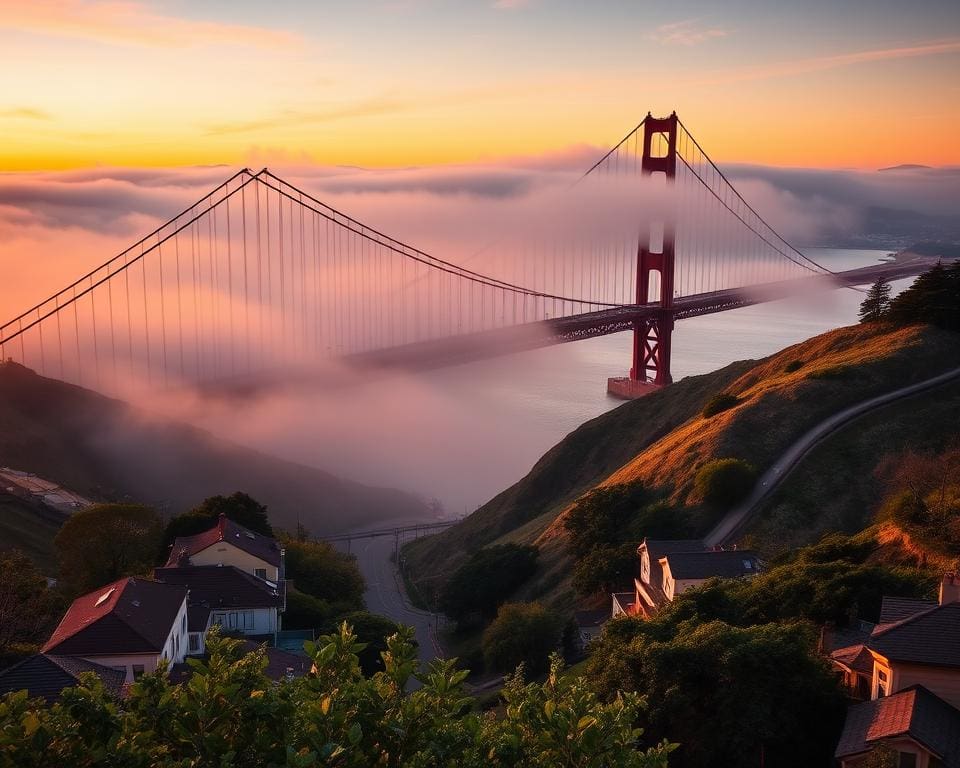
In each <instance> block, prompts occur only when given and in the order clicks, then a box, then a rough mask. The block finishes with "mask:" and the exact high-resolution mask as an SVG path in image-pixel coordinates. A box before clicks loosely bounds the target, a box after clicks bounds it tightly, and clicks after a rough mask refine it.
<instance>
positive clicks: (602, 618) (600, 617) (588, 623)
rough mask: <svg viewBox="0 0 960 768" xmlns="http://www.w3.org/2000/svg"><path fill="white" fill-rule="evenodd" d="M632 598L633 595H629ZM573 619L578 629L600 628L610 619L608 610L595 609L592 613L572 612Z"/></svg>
mask: <svg viewBox="0 0 960 768" xmlns="http://www.w3.org/2000/svg"><path fill="white" fill-rule="evenodd" d="M630 596H631V597H633V593H632V592H631V593H630ZM573 619H574V621H576V622H577V626H578V627H601V626H603V625H604V624H606V623H607V621H608V620H609V619H610V609H609V608H597V609H596V610H593V611H574V612H573Z"/></svg>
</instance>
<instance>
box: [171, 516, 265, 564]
mask: <svg viewBox="0 0 960 768" xmlns="http://www.w3.org/2000/svg"><path fill="white" fill-rule="evenodd" d="M221 541H223V542H228V543H230V544H233V546H235V547H237V549H242V550H243V551H244V552H246V553H248V554H250V555H253V556H254V557H257V558H259V559H260V560H263V561H264V562H266V563H269V564H270V565H273V566H276V567H277V568H279V567H280V545H279V544H278V543H277V541H276V539H272V538H270V537H269V536H264V535H263V534H262V533H254V532H253V531H251V530H250V529H249V528H244V527H243V526H242V525H240V524H239V523H235V522H234V521H233V520H231V519H230V518H228V517H227V516H226V515H224V514H222V513H221V514H220V517H219V518H217V523H216V525H214V526H213V527H212V528H209V529H208V530H206V531H204V532H203V533H197V534H195V535H193V536H178V537H177V538H176V539H174V541H173V545H172V546H171V547H170V555H169V556H168V557H167V565H168V566H176V565H178V564H179V561H180V556H181V554H182V553H185V554H186V555H187V556H188V557H192V556H193V555H195V554H197V553H198V552H202V551H203V550H205V549H207V548H208V547H212V546H213V545H214V544H218V543H220V542H221Z"/></svg>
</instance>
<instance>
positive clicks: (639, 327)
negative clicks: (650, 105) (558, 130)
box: [607, 112, 677, 399]
mask: <svg viewBox="0 0 960 768" xmlns="http://www.w3.org/2000/svg"><path fill="white" fill-rule="evenodd" d="M640 169H641V173H642V174H643V175H644V176H652V175H653V174H657V173H662V174H663V176H664V177H665V182H666V185H667V186H669V185H670V184H672V183H673V179H674V178H675V177H676V175H677V114H676V112H674V113H673V114H671V115H670V117H665V118H655V117H652V116H651V115H647V119H646V120H645V121H644V124H643V157H642V160H641V165H640ZM661 230H662V233H663V236H662V238H658V237H656V236H655V235H656V234H659V232H660V231H661ZM658 246H659V250H655V249H656V248H657V247H658ZM673 268H674V231H673V222H672V221H671V220H670V217H669V216H666V217H665V218H664V220H662V221H659V222H656V221H651V222H650V225H649V230H648V231H647V232H646V233H643V232H641V233H640V245H639V248H638V250H637V296H636V303H637V304H648V303H650V301H651V299H650V284H651V280H650V273H651V272H654V271H655V272H657V273H658V277H659V280H658V283H659V296H657V297H655V298H654V299H653V301H655V302H657V303H658V304H659V309H658V311H657V312H656V314H655V315H654V316H652V317H648V318H642V319H638V320H636V321H634V324H633V366H632V367H631V368H630V377H629V378H614V379H608V380H607V392H608V393H609V394H611V395H614V396H615V397H622V398H625V399H633V398H637V397H642V396H643V395H646V394H648V393H650V392H652V391H654V390H655V389H659V388H660V387H662V386H665V385H667V384H670V383H672V381H673V377H672V376H671V375H670V340H671V336H672V334H673Z"/></svg>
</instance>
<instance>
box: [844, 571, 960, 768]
mask: <svg viewBox="0 0 960 768" xmlns="http://www.w3.org/2000/svg"><path fill="white" fill-rule="evenodd" d="M830 657H831V660H832V661H833V662H834V664H835V665H838V664H842V662H843V659H844V658H846V659H851V658H854V657H855V658H856V659H858V660H859V661H858V663H862V664H863V665H864V666H866V665H867V664H869V668H870V674H869V698H870V701H866V702H863V703H862V704H858V705H855V706H854V707H852V708H851V709H850V711H849V712H848V715H847V721H846V724H845V726H844V730H843V734H842V736H841V739H840V743H839V745H838V746H837V752H836V757H837V759H839V760H840V761H841V765H842V766H844V768H852V767H853V766H856V765H857V764H858V763H859V762H860V761H861V760H863V759H864V757H865V754H866V752H867V750H868V749H870V748H872V746H874V745H876V744H877V743H885V744H888V745H889V746H891V747H893V748H895V749H896V750H898V751H899V752H900V753H901V758H900V765H910V766H917V767H918V768H926V766H947V767H948V768H949V767H950V766H955V767H956V768H960V578H958V577H957V576H955V575H954V574H952V573H949V574H947V575H946V576H944V578H943V581H942V583H941V586H940V600H939V601H938V602H936V603H931V602H928V601H923V600H905V599H902V598H884V600H883V605H882V608H881V612H880V621H879V622H878V623H877V625H876V626H875V627H874V628H873V630H872V631H871V632H870V634H869V636H868V637H867V638H866V639H865V640H864V642H863V643H862V644H861V645H852V646H848V647H846V648H841V649H838V650H837V651H834V652H833V653H831V655H830ZM934 735H935V736H936V738H934Z"/></svg>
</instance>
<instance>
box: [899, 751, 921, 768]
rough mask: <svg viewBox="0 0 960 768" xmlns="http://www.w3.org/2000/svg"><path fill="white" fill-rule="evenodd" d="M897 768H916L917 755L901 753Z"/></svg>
mask: <svg viewBox="0 0 960 768" xmlns="http://www.w3.org/2000/svg"><path fill="white" fill-rule="evenodd" d="M899 768H917V755H916V753H914V752H901V753H900V763H899Z"/></svg>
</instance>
